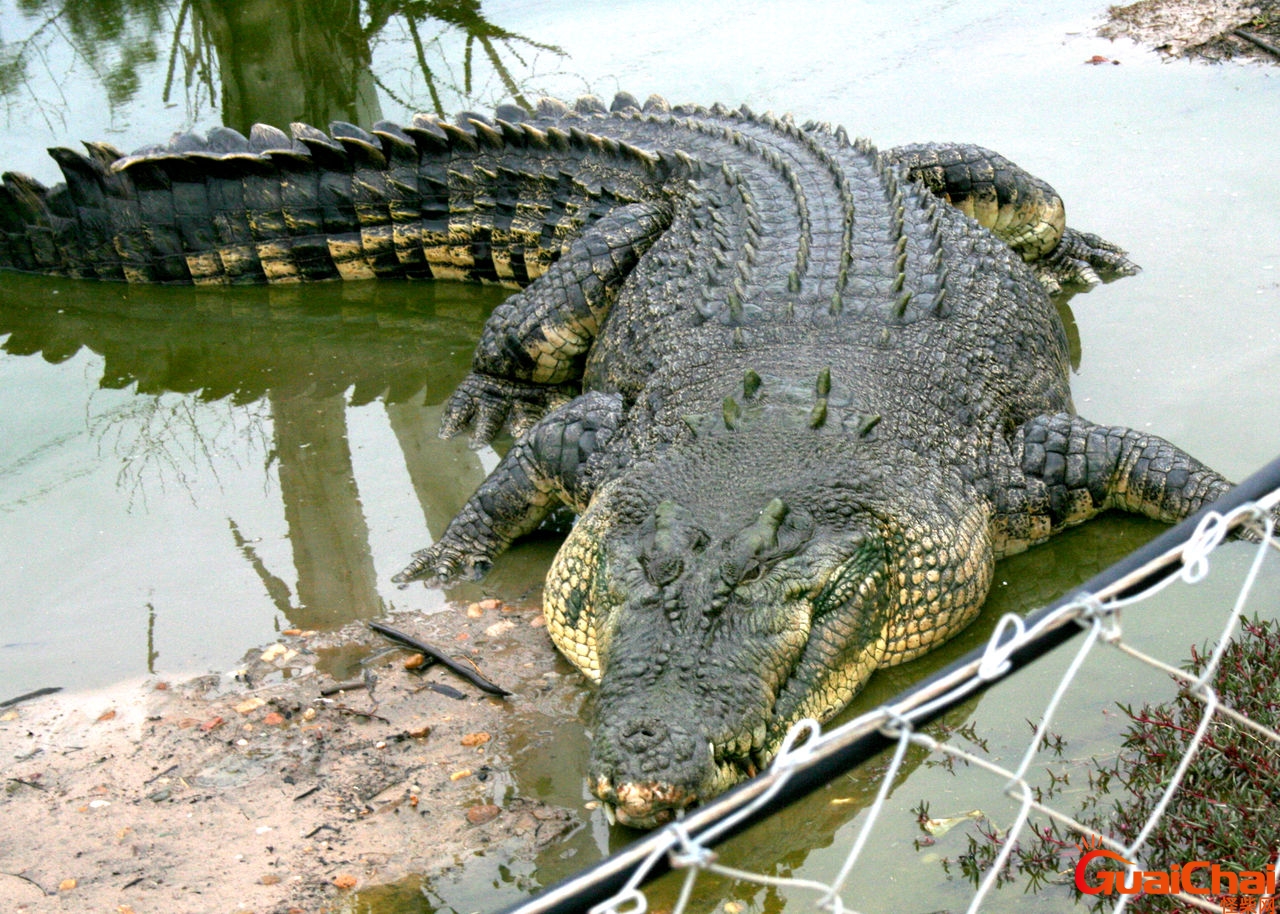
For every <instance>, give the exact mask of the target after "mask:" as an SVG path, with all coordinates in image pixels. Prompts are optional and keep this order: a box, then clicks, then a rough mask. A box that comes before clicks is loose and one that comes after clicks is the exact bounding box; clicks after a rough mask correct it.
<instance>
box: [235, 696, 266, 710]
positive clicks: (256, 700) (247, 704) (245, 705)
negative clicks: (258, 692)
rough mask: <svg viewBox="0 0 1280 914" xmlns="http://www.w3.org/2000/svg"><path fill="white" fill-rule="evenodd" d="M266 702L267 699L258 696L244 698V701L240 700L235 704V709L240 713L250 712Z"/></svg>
mask: <svg viewBox="0 0 1280 914" xmlns="http://www.w3.org/2000/svg"><path fill="white" fill-rule="evenodd" d="M266 703H267V700H266V699H265V698H260V697H258V696H254V697H253V698H246V699H245V700H244V701H242V702H240V704H238V705H236V711H237V712H238V713H240V714H251V713H253V712H254V711H256V710H258V709H259V708H261V707H262V706H263V705H265V704H266Z"/></svg>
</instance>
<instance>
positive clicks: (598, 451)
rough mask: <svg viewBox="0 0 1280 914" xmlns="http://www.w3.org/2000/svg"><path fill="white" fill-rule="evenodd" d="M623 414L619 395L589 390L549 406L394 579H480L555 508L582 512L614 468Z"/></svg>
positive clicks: (443, 582) (399, 581)
mask: <svg viewBox="0 0 1280 914" xmlns="http://www.w3.org/2000/svg"><path fill="white" fill-rule="evenodd" d="M621 418H622V398H621V397H620V396H618V395H617V394H603V393H599V392H594V391H593V392H591V393H587V394H583V395H582V396H580V397H578V398H576V399H574V400H571V401H570V402H568V403H565V404H563V405H561V406H558V407H556V408H555V409H553V410H551V412H549V413H547V415H546V416H544V417H543V418H542V419H540V420H539V421H538V422H537V423H535V424H534V425H533V427H532V428H530V429H529V431H528V433H527V434H526V435H524V436H523V437H522V438H521V439H520V440H518V441H517V442H516V443H515V444H514V445H513V446H512V448H511V450H510V451H508V452H507V455H506V456H505V457H503V458H502V460H501V462H500V463H499V464H498V465H497V467H495V468H494V470H493V472H492V473H490V474H489V476H488V478H487V479H485V481H484V482H483V483H481V485H480V488H479V489H477V490H476V492H475V494H474V495H472V496H471V498H470V499H468V500H467V503H466V504H465V505H463V506H462V510H461V511H459V512H458V514H457V516H456V517H454V519H453V520H452V521H450V522H449V526H448V527H447V528H446V529H445V531H444V533H443V534H442V535H441V537H440V539H439V540H438V541H437V542H436V543H434V544H433V545H432V546H430V547H428V548H426V549H423V550H421V551H420V552H418V553H416V554H415V555H414V557H413V561H412V562H410V563H409V565H408V566H407V567H405V569H404V570H403V571H401V572H400V573H399V574H397V575H396V576H395V577H394V578H392V580H393V581H395V582H396V583H397V584H407V583H409V582H410V581H414V580H417V579H419V578H426V579H428V580H429V581H430V582H431V583H436V584H445V583H448V582H450V581H455V580H459V579H464V578H479V577H481V576H482V575H484V573H485V572H486V571H487V570H488V569H489V566H490V564H491V563H492V562H493V559H494V558H495V557H497V556H498V555H499V554H500V553H502V552H503V551H504V550H505V549H506V548H507V547H508V546H509V545H511V543H512V542H513V541H514V540H516V539H517V538H518V537H521V536H524V535H525V534H527V533H531V532H532V531H533V530H535V529H536V528H537V527H538V525H539V524H540V523H542V521H543V520H544V519H545V518H546V517H547V515H548V514H550V513H551V512H552V511H553V510H555V509H556V508H558V507H560V506H561V505H568V506H570V507H572V508H574V509H576V510H579V511H581V510H583V509H585V508H586V505H587V502H588V501H590V499H591V494H592V493H593V492H594V491H595V489H596V486H597V485H599V483H600V482H601V481H602V479H603V478H605V477H607V476H608V475H610V474H611V472H612V471H613V470H615V469H616V468H617V466H618V460H619V458H617V456H616V455H618V454H620V453H623V449H622V448H621V447H619V446H618V443H617V442H616V440H615V437H614V436H615V433H616V432H617V429H618V424H619V422H620V421H621ZM611 442H614V444H613V446H612V447H611V446H610V443H611Z"/></svg>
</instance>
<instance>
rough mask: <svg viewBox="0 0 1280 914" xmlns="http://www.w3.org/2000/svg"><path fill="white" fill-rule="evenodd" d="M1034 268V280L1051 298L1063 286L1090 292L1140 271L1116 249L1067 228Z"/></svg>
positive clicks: (1101, 240)
mask: <svg viewBox="0 0 1280 914" xmlns="http://www.w3.org/2000/svg"><path fill="white" fill-rule="evenodd" d="M1034 266H1035V270H1036V276H1037V277H1038V278H1039V280H1040V282H1041V284H1042V285H1043V286H1044V287H1045V289H1046V290H1047V291H1048V292H1049V293H1050V294H1051V295H1052V294H1055V293H1057V292H1061V291H1062V287H1063V286H1084V287H1086V288H1092V287H1093V286H1096V285H1098V284H1099V283H1102V282H1109V281H1111V280H1113V279H1118V278H1120V277H1121V276H1133V275H1134V274H1136V273H1140V272H1141V271H1142V268H1141V267H1139V266H1138V265H1137V264H1136V263H1134V262H1133V261H1132V260H1130V259H1129V257H1128V254H1127V252H1126V251H1125V250H1124V249H1123V248H1121V247H1119V246H1118V245H1115V244H1112V243H1111V242H1110V241H1106V240H1104V239H1102V238H1099V237H1098V236H1097V235H1094V234H1091V233H1089V232H1078V231H1076V230H1075V229H1070V228H1069V229H1066V230H1065V231H1063V233H1062V240H1061V241H1060V242H1059V243H1058V246H1057V247H1056V248H1054V249H1053V253H1051V254H1050V255H1049V256H1048V257H1045V258H1044V259H1043V260H1040V261H1039V262H1037V263H1036V264H1035V265H1034Z"/></svg>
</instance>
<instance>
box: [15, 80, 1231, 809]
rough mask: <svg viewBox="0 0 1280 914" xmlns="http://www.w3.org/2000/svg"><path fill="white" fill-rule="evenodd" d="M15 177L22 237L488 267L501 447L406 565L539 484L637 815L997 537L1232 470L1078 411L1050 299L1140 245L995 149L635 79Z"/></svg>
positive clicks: (963, 583) (831, 694) (972, 575)
mask: <svg viewBox="0 0 1280 914" xmlns="http://www.w3.org/2000/svg"><path fill="white" fill-rule="evenodd" d="M86 148H87V154H82V153H78V152H75V151H72V150H69V149H55V150H51V153H52V155H53V157H54V158H55V160H56V161H57V163H58V164H59V166H61V169H62V171H63V173H64V175H65V178H66V180H65V183H64V184H60V185H58V186H56V187H52V188H48V187H45V186H43V185H41V184H39V183H38V182H36V181H33V180H32V179H30V178H26V177H23V176H21V175H16V174H6V175H5V176H4V183H3V185H0V264H2V265H4V266H7V267H9V268H12V269H20V270H28V271H35V272H46V273H59V274H65V275H70V276H85V277H96V278H104V279H118V280H127V281H131V282H189V283H195V284H205V283H241V282H272V283H285V282H298V281H304V280H321V279H335V278H341V279H367V278H374V277H404V278H410V279H452V280H474V281H481V282H497V283H503V284H506V285H509V286H512V287H514V288H516V289H518V290H519V291H517V292H515V293H514V294H513V295H512V296H511V297H510V298H508V299H507V300H506V301H505V303H504V304H502V305H500V306H499V307H498V308H496V309H495V310H494V312H493V313H492V315H491V316H490V318H489V319H488V321H487V323H486V324H485V327H484V329H483V331H482V333H481V336H480V339H479V342H478V345H477V348H476V350H475V354H474V357H473V361H472V368H471V371H470V373H469V374H468V375H467V377H466V378H465V379H464V380H463V382H462V383H461V384H460V385H459V386H458V388H457V389H456V391H455V392H454V393H453V394H452V396H451V397H450V398H449V400H448V401H447V403H446V407H445V411H444V419H443V424H442V428H441V433H442V434H444V435H446V436H450V435H455V434H459V433H463V432H466V431H468V430H470V433H471V435H472V439H473V441H474V442H475V443H477V444H483V443H485V442H489V441H491V440H493V439H494V437H495V436H497V435H499V434H500V433H501V432H502V431H503V430H504V429H509V430H510V431H511V433H512V442H511V445H510V447H509V449H508V450H507V452H506V453H505V455H504V456H503V457H502V459H501V461H500V462H499V463H498V465H497V466H496V468H495V469H494V470H493V471H492V473H491V474H490V475H489V477H488V478H487V479H486V480H485V481H484V482H483V483H482V484H481V485H480V487H479V488H478V489H477V491H476V492H475V493H474V495H472V496H471V498H470V499H469V500H468V501H467V502H466V504H465V505H464V507H463V508H462V509H461V510H460V512H459V513H458V514H457V516H456V517H455V518H454V519H453V521H452V522H451V523H450V524H449V525H448V527H447V529H446V530H445V531H444V532H443V534H442V535H441V536H440V537H439V538H438V540H437V541H436V542H435V543H433V544H432V545H431V546H430V547H428V548H426V549H424V550H423V551H421V552H419V553H417V554H416V555H415V556H414V557H413V559H412V561H411V563H410V564H409V565H408V566H407V567H406V568H405V569H404V570H403V571H402V572H400V573H399V574H398V575H396V577H395V580H396V581H397V582H398V583H400V584H402V585H405V584H407V583H409V582H411V581H414V580H419V579H421V580H425V581H426V582H427V583H428V584H431V585H436V586H443V585H447V584H451V583H453V582H456V581H460V580H464V579H468V578H474V577H478V576H480V575H482V574H483V573H484V572H485V571H486V570H487V569H488V568H489V567H490V566H491V564H492V562H493V561H494V560H495V558H496V557H497V556H498V555H499V554H500V553H502V552H503V551H504V550H505V549H506V548H507V547H508V546H509V545H510V544H511V543H512V542H513V541H514V540H515V539H517V538H518V537H520V536H522V535H525V534H527V533H530V532H531V531H533V530H535V529H536V528H538V527H539V526H540V525H542V524H543V523H544V522H545V521H546V520H547V519H548V518H549V517H550V516H551V515H552V514H553V513H556V512H559V511H560V510H561V509H565V508H567V509H571V510H572V511H573V512H575V513H576V515H577V520H576V522H575V523H574V525H573V526H572V528H571V530H570V531H569V533H568V535H567V537H566V539H565V541H564V542H563V544H562V546H561V548H560V549H559V551H558V553H557V554H556V556H555V558H554V560H553V561H552V564H551V566H550V568H549V570H548V573H547V577H546V584H545V589H544V603H545V615H546V619H547V627H548V630H549V632H550V634H551V637H552V639H553V641H554V642H555V644H556V646H557V647H558V648H559V650H560V651H561V652H562V653H563V654H564V655H565V656H566V657H567V658H568V659H569V660H570V661H571V662H572V663H573V664H575V665H576V666H577V668H578V669H579V670H581V671H582V673H583V674H584V675H585V676H586V678H587V679H589V680H591V681H592V682H594V683H595V684H596V686H597V688H596V694H595V698H594V702H593V714H592V719H591V721H590V727H591V731H592V733H591V758H590V762H589V769H588V772H587V779H588V783H589V787H590V789H591V791H592V792H593V793H594V794H595V795H596V796H597V797H599V798H600V799H601V800H602V801H603V803H604V805H605V808H606V810H607V811H609V812H610V813H611V815H612V816H613V817H616V819H617V820H618V821H620V822H622V823H624V824H627V825H631V826H636V827H652V826H655V825H658V824H660V823H662V822H665V821H668V820H670V819H672V818H673V817H676V816H678V815H679V814H680V812H681V811H682V810H684V809H685V808H687V807H689V806H691V805H693V804H696V803H699V802H701V801H703V800H705V799H707V798H708V797H711V796H714V795H716V794H717V793H719V792H722V791H723V790H725V789H727V788H728V787H730V786H732V785H733V784H735V783H738V782H739V781H741V780H743V779H745V778H748V777H750V776H751V775H753V774H754V773H755V772H757V771H758V770H759V769H760V768H761V767H762V766H764V765H766V764H767V763H768V762H769V761H770V759H771V758H772V757H773V756H774V755H775V754H776V753H777V751H778V749H779V748H780V746H781V744H782V742H783V740H784V737H785V735H786V733H787V732H788V729H789V728H790V727H791V726H792V725H793V724H795V723H796V722H797V721H800V720H802V719H805V718H813V719H816V720H819V721H826V720H828V719H830V718H831V717H832V716H833V715H834V714H836V713H837V712H838V711H839V710H840V709H841V708H842V707H844V706H845V705H846V704H847V703H848V702H849V701H850V700H851V699H852V698H853V696H854V695H855V694H856V693H857V692H858V691H859V689H860V688H861V687H862V686H863V685H864V683H865V682H866V681H867V679H868V677H869V676H870V675H871V674H872V672H873V671H874V670H875V669H877V668H880V667H886V666H889V665H893V664H898V663H902V662H904V661H907V660H910V659H912V658H914V657H918V656H920V655H921V654H923V653H925V652H927V651H929V650H930V649H932V648H934V647H936V646H937V645H939V644H941V643H942V642H944V641H946V640H947V639H948V638H950V637H951V636H953V635H954V634H955V633H957V632H958V631H960V630H961V629H963V628H964V627H965V626H966V625H967V624H968V623H969V622H970V621H971V620H972V619H973V618H974V617H975V615H976V614H977V613H978V611H979V609H980V607H981V606H982V604H983V601H984V598H985V597H986V594H987V592H988V589H989V587H990V585H991V579H992V573H993V565H994V563H995V562H996V561H997V560H998V559H1000V558H1002V557H1004V556H1007V555H1010V554H1012V553H1015V552H1018V551H1020V550H1023V549H1026V548H1027V547H1029V546H1032V545H1034V544H1037V543H1040V542H1042V541H1044V540H1046V539H1048V538H1049V537H1051V536H1052V535H1053V534H1055V533H1057V532H1059V531H1061V530H1063V529H1065V528H1067V527H1070V526H1072V525H1074V524H1078V523H1081V522H1083V521H1085V520H1087V519H1089V518H1091V517H1093V516H1095V515H1097V514H1099V513H1100V512H1103V511H1106V510H1108V509H1122V510H1127V511H1131V512H1136V513H1139V514H1143V515H1146V516H1149V517H1152V518H1157V519H1159V520H1162V521H1166V522H1173V521H1176V520H1179V519H1181V518H1183V517H1186V516H1187V515H1188V514H1190V513H1192V512H1194V511H1196V510H1198V509H1199V508H1200V507H1202V506H1203V505H1205V504H1207V503H1209V502H1211V501H1212V500H1214V499H1216V498H1217V497H1218V496H1220V495H1221V494H1223V493H1224V492H1225V491H1226V490H1227V489H1228V488H1229V486H1230V483H1229V482H1228V481H1227V480H1226V479H1224V478H1223V477H1222V476H1221V475H1219V474H1217V473H1216V472H1214V471H1213V470H1211V469H1208V468H1207V467H1205V466H1204V465H1202V464H1201V463H1199V462H1197V461H1196V460H1195V459H1194V458H1192V457H1191V456H1189V455H1188V454H1186V453H1184V452H1183V451H1182V450H1179V449H1178V448H1177V447H1175V446H1174V445H1172V444H1170V443H1168V442H1167V441H1165V440H1164V439H1161V438H1158V437H1155V436H1154V435H1150V434H1147V433H1144V432H1140V431H1136V430H1133V429H1129V428H1125V427H1121V426H1107V425H1099V424H1095V423H1093V422H1090V421H1088V420H1087V419H1085V418H1083V417H1081V416H1079V415H1078V414H1077V413H1076V412H1075V410H1074V408H1073V405H1072V400H1071V394H1070V391H1069V387H1068V376H1069V355H1068V346H1067V342H1066V335H1065V331H1064V328H1063V325H1062V322H1061V318H1060V316H1059V313H1058V310H1057V308H1056V307H1055V305H1054V303H1053V300H1052V299H1051V296H1050V293H1052V292H1055V291H1058V290H1060V289H1062V288H1063V287H1064V286H1069V287H1071V288H1073V289H1074V288H1078V287H1080V286H1089V285H1093V284H1096V283H1097V282H1099V281H1100V280H1101V279H1104V278H1113V277H1116V276H1123V275H1128V274H1131V273H1133V272H1135V271H1136V270H1137V267H1136V266H1135V265H1134V264H1132V263H1131V262H1130V261H1129V259H1128V258H1127V256H1126V254H1125V252H1124V251H1123V250H1121V249H1120V248H1119V247H1116V246H1115V245H1113V244H1110V243H1109V242H1106V241H1103V240H1102V239H1100V238H1098V237H1097V236H1094V235H1090V234H1088V233H1085V232H1081V231H1077V230H1076V229H1074V228H1070V227H1067V225H1066V221H1065V211H1064V208H1063V204H1062V201H1061V198H1060V197H1059V196H1058V194H1057V193H1056V192H1055V191H1054V190H1053V189H1052V188H1051V187H1050V186H1049V185H1048V184H1047V183H1045V182H1044V181H1042V180H1040V179H1038V178H1036V177H1034V176H1032V175H1031V174H1029V173H1027V172H1026V171H1024V170H1023V169H1021V168H1019V167H1017V166H1016V165H1014V164H1013V163H1011V162H1009V161H1008V160H1007V159H1005V158H1003V157H1001V156H999V155H998V154H996V153H994V152H991V151H989V150H985V149H981V148H979V147H976V146H971V145H964V144H950V143H946V144H943V143H934V144H920V145H912V146H904V147H898V148H894V149H889V150H883V151H881V150H878V149H876V148H875V147H874V146H873V145H872V144H871V143H870V142H868V141H865V140H853V139H851V138H850V137H849V136H848V135H847V133H846V132H845V131H844V130H843V129H841V128H833V127H831V126H830V125H827V124H822V123H805V124H799V123H797V122H796V121H795V120H794V119H793V118H792V117H790V116H783V117H775V116H773V115H769V114H765V115H758V114H755V113H753V112H752V111H750V110H748V109H747V108H745V107H743V108H739V109H730V108H726V107H723V106H720V105H717V106H713V107H710V108H707V107H701V106H672V105H671V104H669V103H668V102H667V101H666V100H664V99H662V98H659V97H656V96H655V97H652V98H650V99H649V100H647V101H646V102H643V103H641V102H640V101H639V100H638V99H636V98H634V97H632V96H629V95H625V94H624V95H619V96H618V97H617V98H616V99H615V100H614V101H613V103H612V105H609V106H606V105H605V104H604V103H602V102H600V101H599V100H597V99H595V98H594V97H585V98H582V99H579V100H578V101H577V102H576V103H574V104H572V105H567V104H564V103H560V102H556V101H552V100H544V101H542V102H540V103H538V105H537V107H536V110H533V111H525V110H522V109H520V108H516V107H514V106H501V107H499V108H498V109H497V111H496V112H495V115H494V116H481V115H479V114H473V113H468V114H464V115H460V116H459V117H458V118H456V119H455V120H453V121H446V120H441V119H438V118H434V117H430V116H425V115H424V116H418V117H416V118H415V119H414V120H413V121H412V123H411V124H408V125H405V126H403V127H401V126H396V125H394V124H389V123H381V124H378V125H375V126H373V127H372V128H371V129H370V130H369V131H365V130H363V129H361V128H359V127H355V126H353V125H349V124H334V125H331V126H330V131H329V133H324V132H323V131H320V130H318V129H315V128H313V127H308V126H305V125H294V126H293V128H292V132H291V133H290V134H286V133H284V132H283V131H281V130H278V129H275V128H271V127H265V126H261V125H259V126H257V127H255V128H253V130H252V131H251V132H250V135H249V136H248V137H245V136H242V135H240V134H238V133H235V132H234V131H230V130H226V129H222V128H217V129H215V130H213V131H210V132H209V133H208V135H207V136H198V135H181V136H178V137H176V138H174V139H173V140H172V141H170V142H169V143H168V144H166V145H163V146H157V147H151V148H146V149H142V150H139V151H138V152H136V153H133V154H130V155H121V154H120V153H119V152H118V151H117V150H115V149H113V148H111V147H109V146H106V145H102V144H87V147H86Z"/></svg>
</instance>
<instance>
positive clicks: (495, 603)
mask: <svg viewBox="0 0 1280 914" xmlns="http://www.w3.org/2000/svg"><path fill="white" fill-rule="evenodd" d="M476 605H477V606H479V607H480V608H481V609H482V610H484V611H485V612H488V611H489V610H491V609H501V608H502V601H501V600H499V599H498V598H497V597H490V598H489V599H487V600H481V601H480V602H479V603H477V604H476Z"/></svg>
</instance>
